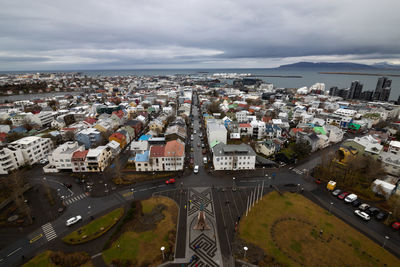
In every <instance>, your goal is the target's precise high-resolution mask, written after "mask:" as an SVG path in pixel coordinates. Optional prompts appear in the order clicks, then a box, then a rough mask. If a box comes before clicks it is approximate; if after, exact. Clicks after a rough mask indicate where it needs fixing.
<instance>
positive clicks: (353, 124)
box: [349, 123, 361, 130]
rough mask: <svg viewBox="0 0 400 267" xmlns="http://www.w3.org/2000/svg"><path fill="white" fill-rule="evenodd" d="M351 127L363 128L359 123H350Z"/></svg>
mask: <svg viewBox="0 0 400 267" xmlns="http://www.w3.org/2000/svg"><path fill="white" fill-rule="evenodd" d="M349 128H350V129H355V130H359V129H360V128H361V125H360V124H357V123H349Z"/></svg>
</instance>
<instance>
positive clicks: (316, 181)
mask: <svg viewBox="0 0 400 267" xmlns="http://www.w3.org/2000/svg"><path fill="white" fill-rule="evenodd" d="M314 182H315V183H316V184H321V183H322V181H321V179H319V178H317V179H315V180H314Z"/></svg>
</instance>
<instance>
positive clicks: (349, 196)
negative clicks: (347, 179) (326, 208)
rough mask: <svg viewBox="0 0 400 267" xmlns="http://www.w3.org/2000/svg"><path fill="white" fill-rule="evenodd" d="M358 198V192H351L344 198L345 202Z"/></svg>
mask: <svg viewBox="0 0 400 267" xmlns="http://www.w3.org/2000/svg"><path fill="white" fill-rule="evenodd" d="M356 199H357V195H356V194H350V195H348V196H347V197H346V198H345V199H344V202H346V203H351V202H353V201H355V200H356Z"/></svg>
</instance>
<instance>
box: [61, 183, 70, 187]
mask: <svg viewBox="0 0 400 267" xmlns="http://www.w3.org/2000/svg"><path fill="white" fill-rule="evenodd" d="M63 185H64V186H65V187H66V188H71V187H72V184H67V183H63Z"/></svg>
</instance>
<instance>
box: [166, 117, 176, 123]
mask: <svg viewBox="0 0 400 267" xmlns="http://www.w3.org/2000/svg"><path fill="white" fill-rule="evenodd" d="M174 120H175V116H174V115H169V116H168V117H167V125H169V124H170V123H171V122H173V121H174Z"/></svg>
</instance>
